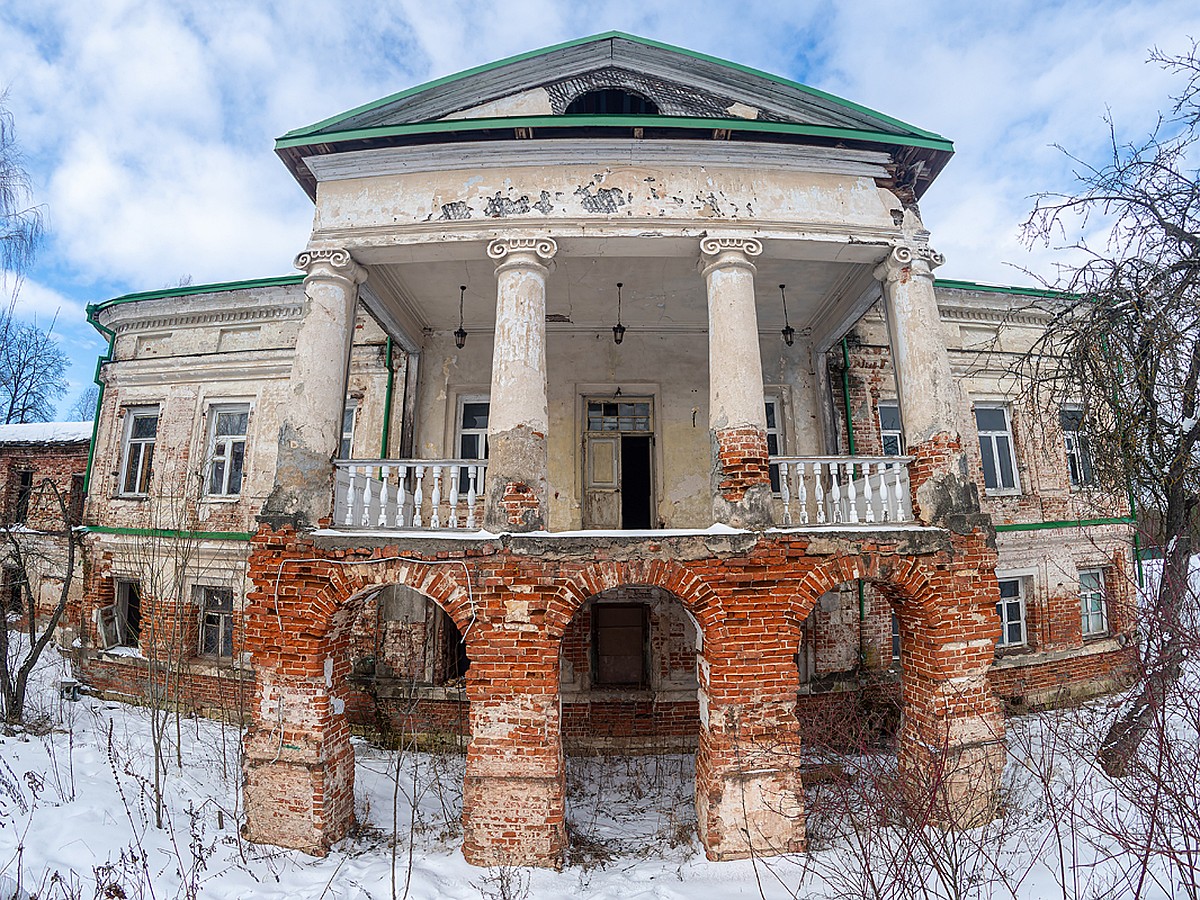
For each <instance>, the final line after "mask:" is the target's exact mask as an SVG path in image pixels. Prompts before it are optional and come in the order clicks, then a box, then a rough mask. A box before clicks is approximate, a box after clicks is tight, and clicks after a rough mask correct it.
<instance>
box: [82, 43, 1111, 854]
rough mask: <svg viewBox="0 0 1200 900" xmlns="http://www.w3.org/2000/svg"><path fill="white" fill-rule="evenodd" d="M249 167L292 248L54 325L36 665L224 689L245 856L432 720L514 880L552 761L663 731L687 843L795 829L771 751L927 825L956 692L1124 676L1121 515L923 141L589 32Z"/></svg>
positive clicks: (550, 845) (816, 96)
mask: <svg viewBox="0 0 1200 900" xmlns="http://www.w3.org/2000/svg"><path fill="white" fill-rule="evenodd" d="M277 152H278V153H279V155H280V156H281V158H282V159H283V161H284V162H285V164H286V165H287V166H288V167H289V169H290V170H291V171H292V173H293V174H294V175H295V177H296V179H297V181H298V182H299V183H300V185H301V186H302V187H303V188H304V189H305V190H306V191H307V192H308V193H309V195H310V196H311V197H312V198H313V200H314V203H315V206H316V215H315V219H314V226H313V233H312V237H311V240H310V243H309V246H308V247H307V248H306V249H304V250H303V252H301V253H300V254H299V256H298V257H297V260H296V265H297V267H298V268H300V269H301V270H303V273H304V274H303V275H298V276H287V277H282V278H272V279H261V280H256V281H247V282H236V283H228V284H221V285H207V286H189V287H185V288H175V289H168V290H163V291H153V292H147V293H142V294H133V295H128V296H125V297H119V298H116V299H114V300H109V301H106V302H103V303H99V304H97V305H95V306H93V307H92V308H91V310H90V315H91V317H92V320H93V322H94V323H95V324H96V325H97V327H98V328H99V329H100V330H101V332H102V333H104V334H105V335H106V336H108V337H109V339H110V352H109V355H108V357H107V360H106V362H105V363H104V365H103V366H102V369H101V380H102V382H103V395H102V399H101V403H100V411H99V420H98V427H97V433H96V440H95V448H94V461H93V465H92V467H91V471H90V480H89V484H88V497H89V502H88V511H87V520H86V521H87V524H88V526H89V531H88V537H87V541H88V546H87V559H88V562H87V570H86V572H87V575H86V582H87V602H86V604H85V605H86V607H87V612H86V613H85V614H83V615H81V617H80V620H79V621H80V623H81V626H82V629H83V630H82V633H81V634H80V640H81V644H82V645H83V647H82V650H81V652H80V654H79V658H80V667H81V671H82V673H83V674H84V675H85V677H87V678H88V679H89V680H90V681H91V682H92V684H93V686H95V687H98V688H102V689H106V690H111V691H116V692H122V693H127V694H137V693H138V692H139V691H140V690H144V687H145V686H146V685H148V684H149V683H151V682H152V681H153V680H154V679H156V678H159V677H161V673H163V672H166V671H171V672H174V671H177V670H178V671H182V672H183V673H185V677H184V678H183V679H181V680H180V681H179V682H178V686H177V688H176V690H177V691H178V696H177V698H176V699H178V700H180V701H182V702H187V703H191V704H194V705H195V706H198V707H213V706H219V707H221V708H223V709H226V710H228V709H230V708H234V709H237V710H239V711H244V712H245V713H246V714H248V717H249V719H250V722H251V726H250V729H249V731H248V733H247V736H246V741H245V750H246V788H245V792H246V808H247V817H248V818H247V827H246V830H247V834H248V836H249V837H251V838H252V839H254V840H258V841H266V842H272V843H278V844H283V845H286V846H293V847H301V848H303V849H306V850H310V851H314V852H319V851H321V850H322V849H323V848H324V847H326V846H328V844H329V842H331V841H334V840H337V839H338V838H339V837H341V836H342V835H343V834H345V833H346V831H347V829H348V828H349V827H350V825H351V823H352V818H353V777H354V770H353V753H352V751H351V748H350V744H349V740H348V737H349V733H350V730H351V728H352V727H360V728H364V729H368V730H371V731H372V732H375V733H383V734H385V735H386V733H387V732H388V731H391V732H393V733H395V732H400V731H403V732H404V733H405V734H411V733H413V732H415V733H417V734H418V735H419V736H420V737H421V738H422V739H425V740H430V741H439V740H444V739H448V740H455V739H458V740H464V741H466V742H467V751H466V752H467V776H466V783H465V792H464V825H465V838H464V852H465V853H466V855H467V858H468V859H470V860H471V861H473V862H477V863H480V864H495V863H512V862H519V863H538V864H546V865H554V864H557V863H558V862H560V861H561V859H562V853H563V850H564V847H565V844H566V840H567V836H566V829H565V824H564V818H563V815H564V812H563V811H564V775H563V773H564V768H563V756H564V753H568V752H578V751H593V750H612V751H621V752H659V751H664V750H676V749H681V748H685V749H691V748H695V750H696V805H697V812H698V817H699V831H700V837H701V840H702V841H703V842H704V844H705V847H706V849H707V851H708V853H709V855H710V856H711V857H712V858H715V859H723V858H733V857H739V856H746V855H749V854H751V853H756V854H763V853H778V852H786V851H791V850H797V849H801V848H802V847H803V846H804V817H803V810H804V795H803V790H802V784H801V775H800V761H801V758H802V752H803V750H804V747H805V745H806V744H807V743H831V742H832V743H835V744H838V745H841V746H845V745H847V744H851V745H857V744H861V743H864V742H870V743H886V742H887V741H890V740H893V739H894V740H895V743H896V747H897V752H898V754H899V758H900V762H901V765H902V766H903V768H904V771H905V772H906V773H907V775H908V776H909V778H910V779H911V780H912V781H913V782H914V783H920V784H924V785H925V786H927V787H928V788H929V789H930V790H931V791H932V792H933V793H934V795H935V796H937V797H939V798H941V800H942V801H943V802H941V803H940V804H939V805H938V810H939V813H938V814H939V816H940V817H941V818H943V819H944V820H945V822H946V824H947V825H949V826H952V827H959V826H965V825H970V824H972V823H974V822H977V821H978V820H979V819H980V818H981V817H983V816H987V815H990V814H991V812H992V811H993V810H994V806H995V802H996V797H997V790H998V787H999V778H1000V773H1001V771H1002V769H1003V766H1004V749H1003V747H1004V745H1003V736H1004V719H1003V715H1002V702H1003V701H1012V702H1014V703H1021V702H1023V703H1041V702H1050V701H1053V700H1055V699H1058V698H1060V697H1061V696H1064V694H1066V693H1071V692H1086V691H1093V690H1098V689H1104V688H1105V687H1108V686H1111V685H1112V684H1114V683H1116V682H1117V681H1119V680H1120V678H1121V677H1122V673H1123V672H1124V670H1125V669H1126V668H1127V667H1128V665H1129V664H1130V662H1131V657H1130V654H1131V652H1132V650H1131V648H1130V647H1129V646H1128V641H1127V637H1128V632H1129V630H1130V627H1131V626H1130V623H1129V620H1128V598H1129V596H1130V588H1129V586H1130V582H1131V578H1132V557H1131V553H1130V550H1131V547H1130V536H1131V525H1130V519H1129V510H1128V508H1127V506H1126V505H1125V503H1124V501H1123V500H1122V499H1121V498H1111V497H1107V496H1103V495H1099V494H1097V492H1096V491H1094V490H1093V489H1092V487H1091V485H1090V482H1091V478H1090V458H1089V456H1088V454H1089V452H1090V449H1089V448H1088V446H1087V443H1086V426H1085V422H1084V420H1083V417H1082V415H1081V414H1080V413H1079V412H1078V411H1076V410H1074V409H1071V408H1065V409H1062V410H1026V409H1024V408H1022V407H1021V406H1020V405H1019V404H1018V403H1016V401H1015V400H1014V399H1013V398H1014V397H1015V392H1014V388H1013V384H1012V383H1011V381H1010V380H1009V379H1008V377H1007V376H1006V374H1005V366H1006V362H1007V360H1008V359H1010V358H1011V355H1012V354H1014V353H1020V352H1021V351H1022V350H1023V349H1025V348H1027V347H1028V346H1030V345H1031V344H1032V341H1033V339H1034V337H1035V336H1036V335H1037V334H1038V333H1040V331H1041V330H1042V329H1044V328H1045V327H1046V325H1047V324H1048V323H1049V321H1050V317H1051V316H1052V315H1053V298H1052V297H1051V296H1048V295H1043V294H1038V293H1037V292H1029V291H1023V290H1019V289H1002V288H994V287H988V286H981V285H973V284H968V283H961V282H940V283H935V281H934V278H933V274H932V273H933V269H934V268H935V267H936V266H937V265H939V264H940V263H941V261H942V259H941V256H940V255H939V254H938V253H937V252H936V251H935V250H934V249H933V248H932V247H931V244H930V235H929V232H928V231H926V230H925V227H924V224H923V223H922V221H921V219H920V214H919V210H918V201H919V199H920V197H921V195H922V194H923V193H924V191H925V190H926V189H928V188H929V186H930V184H931V183H932V181H933V180H934V178H935V177H936V175H937V173H938V171H940V169H941V167H942V166H943V165H944V164H945V162H946V161H947V160H948V158H949V156H950V154H951V152H952V147H951V145H950V144H949V142H948V141H946V140H945V139H944V138H941V137H939V136H937V135H934V134H932V133H930V132H925V131H922V130H920V129H915V128H912V127H911V126H907V125H904V124H903V123H899V122H897V121H895V120H894V119H890V118H888V117H886V116H881V115H880V114H878V113H874V112H873V111H871V110H866V109H863V108H862V107H859V106H856V105H854V104H851V103H847V102H845V101H840V100H837V99H836V98H831V97H829V96H828V95H825V94H821V93H819V92H815V91H812V90H810V89H808V88H805V87H804V86H802V85H796V84H794V83H791V82H787V81H784V80H782V79H777V78H772V77H771V76H767V75H764V74H763V73H758V72H754V71H751V70H747V69H744V68H742V67H738V66H734V65H732V64H727V63H723V62H721V61H718V60H713V59H711V58H708V57H703V56H698V55H695V54H690V53H688V52H687V51H682V50H679V49H677V48H670V47H666V46H663V45H659V44H656V43H654V42H650V41H645V40H642V39H640V38H634V37H630V36H628V35H621V34H609V35H603V36H600V37H597V38H592V39H587V40H583V41H576V42H572V43H570V44H566V45H560V46H558V47H553V48H549V49H547V50H545V51H540V52H539V53H536V54H529V55H526V56H523V57H516V58H513V59H511V60H505V61H503V62H501V63H497V64H495V65H493V66H490V67H485V68H483V69H480V70H473V71H472V72H469V73H464V74H463V75H461V76H456V77H453V78H449V79H443V80H441V81H439V82H435V83H433V84H430V85H426V86H423V87H420V88H414V89H411V90H409V91H405V92H403V93H401V94H397V95H395V96H393V97H389V98H386V99H385V100H382V101H379V102H378V103H376V104H371V105H368V106H366V107H362V108H359V109H357V110H353V111H351V112H349V113H347V114H345V115H343V116H339V117H336V118H335V119H330V120H327V121H325V122H322V123H318V124H317V125H314V126H311V127H310V128H306V129H300V130H298V131H296V132H291V133H289V134H288V135H285V136H284V137H283V138H281V139H280V141H279V143H278V146H277ZM997 342H999V343H998V344H997ZM1035 423H1036V424H1037V425H1038V426H1039V427H1036V428H1035V427H1034V425H1035ZM89 615H90V616H91V618H89ZM164 660H165V661H170V662H171V663H172V665H171V666H164V665H163V661H164ZM176 664H177V665H176ZM852 714H853V715H852ZM848 722H851V723H852V724H850V725H848V724H847V723H848Z"/></svg>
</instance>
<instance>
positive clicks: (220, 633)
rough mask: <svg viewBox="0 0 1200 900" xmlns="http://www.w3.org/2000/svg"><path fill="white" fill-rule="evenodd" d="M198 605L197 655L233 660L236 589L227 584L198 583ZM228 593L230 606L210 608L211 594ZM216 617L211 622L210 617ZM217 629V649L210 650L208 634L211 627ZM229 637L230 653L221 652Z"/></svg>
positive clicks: (196, 588) (204, 657)
mask: <svg viewBox="0 0 1200 900" xmlns="http://www.w3.org/2000/svg"><path fill="white" fill-rule="evenodd" d="M195 591H196V606H197V607H198V610H197V612H198V619H199V622H198V628H197V635H196V638H197V641H196V655H197V656H199V657H201V658H203V659H215V660H225V659H228V660H232V659H233V657H234V646H233V633H234V624H235V623H234V615H235V613H236V606H237V598H236V596H235V595H234V590H233V588H231V587H228V586H226V585H214V584H201V585H196V587H195ZM217 593H221V594H227V595H228V602H229V608H228V609H223V608H217V609H213V610H210V609H209V597H210V594H217ZM210 616H212V617H214V621H213V622H209V617H210ZM213 627H215V629H216V642H217V643H216V647H217V649H216V651H215V652H213V651H209V650H207V649H205V648H206V646H207V643H208V642H207V640H206V638H207V635H208V632H209V629H210V628H213ZM226 638H228V642H229V653H223V652H221V651H222V650H223V649H224V646H223V645H224V643H225V639H226Z"/></svg>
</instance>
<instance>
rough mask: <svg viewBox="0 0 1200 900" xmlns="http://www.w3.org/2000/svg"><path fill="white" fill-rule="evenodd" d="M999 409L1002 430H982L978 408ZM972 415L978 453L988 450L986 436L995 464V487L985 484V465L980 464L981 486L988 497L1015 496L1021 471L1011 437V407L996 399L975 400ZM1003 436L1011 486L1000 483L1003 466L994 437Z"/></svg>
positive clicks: (1018, 491)
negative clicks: (1010, 470) (981, 471)
mask: <svg viewBox="0 0 1200 900" xmlns="http://www.w3.org/2000/svg"><path fill="white" fill-rule="evenodd" d="M984 409H987V410H999V411H1000V412H1002V413H1003V414H1004V431H993V430H989V431H984V430H982V429H981V428H980V427H979V411H980V410H984ZM972 415H973V417H974V418H975V433H976V436H977V437H978V439H979V455H980V458H981V460H982V458H983V457H984V456H985V455H986V453H987V452H988V451H986V450H985V449H984V443H983V442H984V438H985V437H986V438H988V440H989V442H990V445H991V454H992V464H993V465H994V466H995V470H994V471H995V472H996V482H997V484H996V487H988V485H987V466H982V465H981V468H982V469H983V488H984V493H985V494H986V495H987V496H989V497H1004V496H1017V495H1019V494H1021V493H1022V489H1021V472H1020V469H1018V467H1017V442H1016V440H1015V439H1014V437H1013V427H1012V409H1011V407H1010V406H1009V404H1008V403H1004V402H997V401H988V400H982V401H976V402H975V403H973V404H972ZM997 437H1005V438H1007V439H1008V461H1009V465H1010V466H1011V467H1012V477H1013V483H1012V485H1011V486H1007V485H1004V484H1003V483H1002V477H1003V471H1004V468H1003V466H1002V465H1001V460H1000V451H999V450H997V449H996V438H997Z"/></svg>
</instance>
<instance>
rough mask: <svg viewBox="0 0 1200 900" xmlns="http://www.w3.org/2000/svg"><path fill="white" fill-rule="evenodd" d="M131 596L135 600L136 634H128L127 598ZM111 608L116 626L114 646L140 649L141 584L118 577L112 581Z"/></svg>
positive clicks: (136, 580)
mask: <svg viewBox="0 0 1200 900" xmlns="http://www.w3.org/2000/svg"><path fill="white" fill-rule="evenodd" d="M131 595H132V596H134V597H135V598H136V600H137V604H136V605H137V632H136V634H130V630H131V629H130V626H129V598H130V596H131ZM113 607H114V611H115V614H116V625H117V642H116V644H115V645H114V646H117V647H133V648H134V649H140V648H141V643H142V607H143V603H142V583H141V582H140V581H139V580H138V579H136V578H121V577H118V578H116V579H114V584H113Z"/></svg>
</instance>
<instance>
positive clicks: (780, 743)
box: [696, 619, 804, 860]
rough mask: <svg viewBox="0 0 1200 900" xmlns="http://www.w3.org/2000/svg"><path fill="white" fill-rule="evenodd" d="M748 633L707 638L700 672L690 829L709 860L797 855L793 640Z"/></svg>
mask: <svg viewBox="0 0 1200 900" xmlns="http://www.w3.org/2000/svg"><path fill="white" fill-rule="evenodd" d="M743 621H746V622H747V623H748V624H749V622H750V621H752V620H750V619H747V620H743ZM754 630H757V629H751V628H749V627H745V626H744V627H743V629H741V631H742V633H739V632H738V631H733V632H731V633H730V636H729V637H728V638H727V639H726V640H724V641H722V642H721V646H717V645H716V644H715V642H713V641H712V640H711V639H710V638H709V637H707V636H706V640H705V660H704V662H702V663H701V665H700V691H699V694H700V747H699V750H698V752H697V754H696V813H697V830H698V831H699V834H700V840H701V842H702V843H703V844H704V847H705V851H706V854H707V856H708V858H709V859H713V860H726V859H745V858H746V857H749V856H771V855H776V854H780V853H795V852H799V851H801V850H803V849H804V788H803V785H802V784H801V781H800V769H799V765H800V739H799V721H798V720H797V718H796V688H797V670H796V662H795V658H794V656H793V653H794V649H795V636H794V635H792V636H791V639H789V635H786V634H778V635H776V636H775V639H774V640H771V641H767V640H764V639H763V634H762V632H761V630H757V636H755V634H752V633H751V632H752V631H754ZM782 630H786V629H785V628H782V627H781V631H782Z"/></svg>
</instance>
